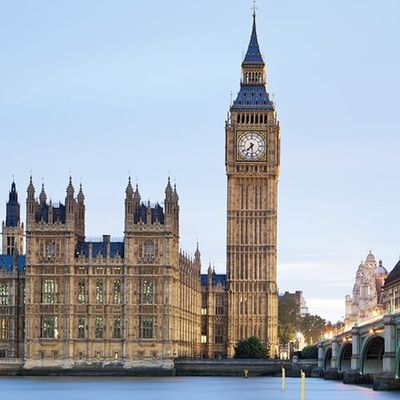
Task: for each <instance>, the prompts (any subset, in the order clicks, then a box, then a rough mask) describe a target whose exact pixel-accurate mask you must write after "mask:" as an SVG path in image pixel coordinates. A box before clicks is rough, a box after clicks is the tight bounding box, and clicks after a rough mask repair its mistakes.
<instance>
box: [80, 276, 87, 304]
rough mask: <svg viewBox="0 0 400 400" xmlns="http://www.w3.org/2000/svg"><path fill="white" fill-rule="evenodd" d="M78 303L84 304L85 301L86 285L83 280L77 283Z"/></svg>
mask: <svg viewBox="0 0 400 400" xmlns="http://www.w3.org/2000/svg"><path fill="white" fill-rule="evenodd" d="M78 303H79V304H85V303H86V285H85V281H79V283H78Z"/></svg>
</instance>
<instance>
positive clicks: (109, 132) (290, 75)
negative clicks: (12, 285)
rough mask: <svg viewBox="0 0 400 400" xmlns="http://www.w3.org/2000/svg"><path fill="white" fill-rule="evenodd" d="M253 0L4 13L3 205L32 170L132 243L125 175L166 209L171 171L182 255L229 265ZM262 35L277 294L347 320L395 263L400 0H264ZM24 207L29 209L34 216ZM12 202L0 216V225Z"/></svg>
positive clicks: (53, 193) (57, 5)
mask: <svg viewBox="0 0 400 400" xmlns="http://www.w3.org/2000/svg"><path fill="white" fill-rule="evenodd" d="M250 8H251V1H250V0H249V1H244V0H240V1H239V0H229V1H228V0H224V1H221V0H220V1H218V2H215V1H211V0H202V1H198V2H195V1H160V0H159V1H157V0H153V1H133V0H131V1H127V0H126V1H122V0H116V1H101V0H93V1H89V0H86V1H77V0H68V1H58V2H54V1H50V0H48V1H42V0H36V1H18V2H13V1H4V0H3V1H0V77H1V78H0V135H1V138H2V146H1V148H2V174H1V175H0V198H2V199H3V201H5V200H6V198H7V195H8V188H9V184H10V181H11V176H12V175H13V174H14V175H15V180H16V183H17V186H18V189H19V193H20V197H21V200H22V202H23V203H24V201H25V189H26V186H27V183H28V179H29V171H30V170H32V174H33V177H34V183H35V184H36V187H37V188H39V187H40V183H41V178H42V177H43V179H44V182H45V185H46V189H47V193H48V195H49V196H50V197H51V198H52V199H53V200H54V201H57V200H60V199H64V197H65V186H66V184H67V177H68V174H69V172H68V171H69V170H70V171H71V172H72V175H73V178H74V183H75V184H76V186H78V184H79V181H80V180H81V181H82V183H83V186H84V191H85V194H86V205H87V233H88V235H92V236H99V235H101V234H103V233H109V234H112V235H114V236H122V234H123V211H124V208H123V199H124V190H125V187H126V183H127V176H128V171H129V170H130V171H131V174H132V177H133V179H134V180H136V179H137V181H138V183H139V187H140V191H141V194H142V198H143V199H145V200H147V199H148V198H151V199H152V201H156V200H159V201H162V200H163V197H164V187H165V184H166V180H167V175H168V171H169V173H170V174H171V177H172V178H173V179H176V182H177V186H178V191H179V194H180V201H181V237H182V240H181V242H182V247H183V249H185V250H187V251H190V252H193V250H194V247H195V243H196V240H197V239H199V241H200V246H201V251H202V258H203V268H204V269H205V268H206V266H207V263H208V261H209V260H211V261H213V262H215V265H216V269H217V271H219V272H223V271H225V223H226V221H225V219H226V182H225V169H224V121H225V118H226V112H227V110H228V106H229V97H230V91H231V90H232V91H233V92H234V93H235V94H236V92H237V91H238V88H239V78H240V63H241V59H242V55H243V52H244V51H245V50H246V47H247V44H248V41H249V38H250V30H251V10H250ZM258 9H259V10H258V17H257V22H258V23H257V25H258V36H259V42H260V46H261V48H262V50H263V52H264V58H265V59H266V62H267V68H268V83H269V88H270V92H271V93H274V95H275V101H276V105H277V111H278V116H279V119H280V121H281V137H282V156H281V160H282V166H281V179H280V186H279V287H280V290H281V291H284V290H295V289H301V290H303V291H304V294H305V296H306V300H307V301H308V303H309V305H310V306H311V307H310V308H311V311H312V312H318V313H320V314H321V315H323V316H324V317H327V318H329V319H337V318H339V317H340V316H341V315H343V314H344V305H343V296H344V295H345V294H346V293H349V292H350V291H351V286H352V284H353V279H354V275H355V270H356V267H357V265H358V263H359V261H360V260H361V258H365V256H366V254H367V252H368V251H369V249H372V250H373V252H374V253H375V254H376V256H377V258H382V259H383V261H384V265H385V266H386V267H387V268H388V269H391V268H392V267H393V266H394V264H395V263H396V261H397V259H398V257H399V254H400V244H399V240H398V227H399V225H400V204H399V200H398V199H399V197H400V188H399V183H398V179H399V174H398V171H399V169H398V165H399V162H398V154H399V145H400V135H399V130H400V124H399V117H398V116H399V105H400V104H399V103H400V102H399V99H400V79H399V75H398V74H399V71H400V51H399V42H398V41H399V37H400V24H399V23H398V21H399V20H400V2H399V1H397V0H383V1H380V2H377V1H372V0H352V1H349V0H336V1H328V0H325V1H324V0H304V1H301V2H300V1H298V0H280V1H266V0H264V1H262V0H259V1H258ZM23 210H24V208H23ZM4 212H5V207H1V209H0V217H1V218H2V219H3V218H4Z"/></svg>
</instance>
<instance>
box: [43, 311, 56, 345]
mask: <svg viewBox="0 0 400 400" xmlns="http://www.w3.org/2000/svg"><path fill="white" fill-rule="evenodd" d="M57 337H58V326H57V317H55V316H54V315H45V316H43V317H42V338H44V339H54V338H57Z"/></svg>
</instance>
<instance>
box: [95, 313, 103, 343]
mask: <svg viewBox="0 0 400 400" xmlns="http://www.w3.org/2000/svg"><path fill="white" fill-rule="evenodd" d="M103 331H104V321H103V317H101V316H97V317H96V324H95V334H96V339H102V338H103Z"/></svg>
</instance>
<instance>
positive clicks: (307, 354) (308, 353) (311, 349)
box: [301, 345, 318, 360]
mask: <svg viewBox="0 0 400 400" xmlns="http://www.w3.org/2000/svg"><path fill="white" fill-rule="evenodd" d="M301 356H302V357H303V358H307V359H313V360H316V359H317V358H318V347H317V346H314V345H313V346H306V347H304V349H303V350H302V351H301Z"/></svg>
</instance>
